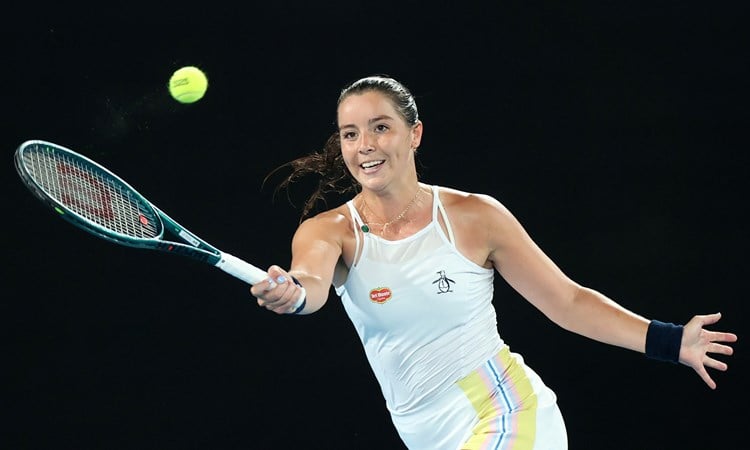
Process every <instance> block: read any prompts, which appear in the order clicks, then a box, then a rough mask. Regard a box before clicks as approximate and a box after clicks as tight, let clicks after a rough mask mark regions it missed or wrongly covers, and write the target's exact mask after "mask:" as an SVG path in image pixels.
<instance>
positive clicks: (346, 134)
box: [341, 131, 357, 140]
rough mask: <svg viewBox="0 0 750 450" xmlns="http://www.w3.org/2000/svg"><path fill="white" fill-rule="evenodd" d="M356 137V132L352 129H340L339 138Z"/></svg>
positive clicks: (349, 138) (348, 138)
mask: <svg viewBox="0 0 750 450" xmlns="http://www.w3.org/2000/svg"><path fill="white" fill-rule="evenodd" d="M356 137H357V133H355V132H354V131H342V132H341V139H346V140H351V139H354V138H356Z"/></svg>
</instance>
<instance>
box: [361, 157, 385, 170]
mask: <svg viewBox="0 0 750 450" xmlns="http://www.w3.org/2000/svg"><path fill="white" fill-rule="evenodd" d="M384 162H385V160H383V159H381V160H378V161H367V162H363V163H362V164H360V165H359V167H361V168H363V169H365V170H367V169H372V168H373V167H377V166H379V165H381V164H383V163H384Z"/></svg>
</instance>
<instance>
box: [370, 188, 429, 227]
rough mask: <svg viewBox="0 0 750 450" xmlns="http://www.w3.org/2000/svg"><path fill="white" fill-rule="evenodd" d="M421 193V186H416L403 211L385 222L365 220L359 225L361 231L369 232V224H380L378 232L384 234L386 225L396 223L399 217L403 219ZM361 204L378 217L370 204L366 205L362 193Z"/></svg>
mask: <svg viewBox="0 0 750 450" xmlns="http://www.w3.org/2000/svg"><path fill="white" fill-rule="evenodd" d="M421 193H422V188H421V187H419V188H417V193H416V194H414V198H412V199H411V201H410V202H409V204H408V205H406V208H404V210H403V211H401V212H400V213H399V214H398V215H397V216H396V217H394V218H393V219H391V220H389V221H387V222H385V223H378V222H365V223H364V224H363V225H362V227H361V229H362V231H363V232H364V233H369V232H370V225H382V227H381V228H380V232H381V233H382V234H383V236H385V232H386V229H387V228H388V226H389V225H391V224H393V223H396V222H398V221H399V220H401V219H403V218H404V216H405V215H406V213H407V212H408V211H409V210H410V209H411V207H412V206H414V204H415V203H416V202H417V199H418V198H419V196H420V194H421ZM362 204H364V206H365V209H367V210H368V211H370V212H371V213H372V215H373V216H375V217H378V218H379V216H378V215H377V214H375V211H373V210H372V208H370V205H368V204H367V201H366V200H365V196H364V195H362ZM381 220H382V219H381Z"/></svg>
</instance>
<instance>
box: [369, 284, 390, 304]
mask: <svg viewBox="0 0 750 450" xmlns="http://www.w3.org/2000/svg"><path fill="white" fill-rule="evenodd" d="M392 296H393V293H392V292H391V289H390V288H387V287H377V288H375V289H373V290H371V291H370V300H371V301H372V302H373V303H379V304H382V303H385V302H387V301H388V300H390V299H391V297H392Z"/></svg>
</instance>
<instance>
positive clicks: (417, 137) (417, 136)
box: [411, 120, 424, 150]
mask: <svg viewBox="0 0 750 450" xmlns="http://www.w3.org/2000/svg"><path fill="white" fill-rule="evenodd" d="M423 130H424V125H422V121H421V120H418V121H417V123H416V124H415V125H414V126H413V127H411V148H412V149H414V150H416V149H418V148H419V144H420V143H421V142H422V131H423Z"/></svg>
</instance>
